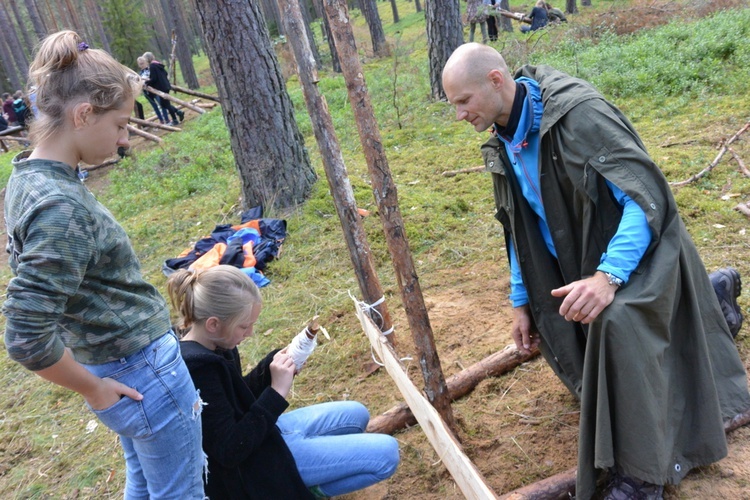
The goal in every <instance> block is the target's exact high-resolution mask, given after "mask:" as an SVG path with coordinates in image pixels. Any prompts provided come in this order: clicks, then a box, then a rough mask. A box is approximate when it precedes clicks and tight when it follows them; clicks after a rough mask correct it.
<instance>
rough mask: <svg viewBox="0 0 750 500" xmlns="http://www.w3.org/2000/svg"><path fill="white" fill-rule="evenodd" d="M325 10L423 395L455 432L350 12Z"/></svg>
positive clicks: (334, 4) (335, 0) (339, 5)
mask: <svg viewBox="0 0 750 500" xmlns="http://www.w3.org/2000/svg"><path fill="white" fill-rule="evenodd" d="M323 4H324V5H325V10H326V14H327V15H328V20H329V22H330V23H331V28H332V34H333V36H334V37H335V39H336V49H337V50H338V52H339V58H340V59H341V61H342V63H343V64H342V65H341V67H342V69H343V71H344V78H345V80H346V87H347V90H348V93H349V103H350V104H351V107H352V110H353V111H354V117H355V121H356V123H357V130H358V131H359V139H360V142H361V144H362V149H363V151H364V153H365V159H366V161H367V167H368V170H369V171H370V179H371V181H372V192H373V196H374V197H375V202H376V203H377V205H378V212H379V214H380V221H381V223H382V224H383V231H384V232H385V239H386V242H387V244H388V250H389V252H390V254H391V261H392V263H393V269H394V271H395V273H396V281H397V282H398V285H399V290H400V291H401V300H402V302H403V304H404V309H405V311H406V318H407V320H408V322H409V327H410V329H411V334H412V338H413V339H414V346H415V348H416V351H417V355H418V357H419V366H420V368H421V369H422V377H423V378H424V382H425V387H424V391H425V395H426V396H427V400H428V401H429V402H430V404H431V405H432V406H433V407H435V409H436V410H437V412H438V414H440V416H441V417H442V419H443V421H444V422H445V424H446V426H448V428H449V429H451V430H452V431H453V432H455V431H456V422H455V419H454V418H453V411H452V409H451V400H450V394H449V393H448V388H447V386H446V384H445V377H444V376H443V369H442V367H441V366H440V358H439V356H438V353H437V348H436V347H435V339H434V337H433V334H432V327H431V326H430V318H429V316H428V314H427V306H426V305H425V303H424V297H423V296H422V287H421V285H420V284H419V278H418V275H417V270H416V267H415V266H414V259H413V258H412V255H411V251H410V250H409V241H408V239H407V237H406V228H405V226H404V220H403V217H402V216H401V210H400V209H399V204H398V191H397V189H396V184H395V182H394V181H393V175H392V174H391V169H390V167H389V165H388V159H387V157H386V154H385V150H384V148H383V141H382V139H381V136H380V130H379V127H378V124H377V122H376V120H375V111H374V110H373V107H372V103H371V101H370V95H369V93H368V92H367V84H366V83H365V79H364V72H363V70H362V65H361V64H360V62H359V55H358V54H357V47H356V45H355V42H354V34H353V32H352V29H351V24H350V22H349V12H348V11H347V8H346V4H345V3H344V2H343V1H342V0H324V1H323Z"/></svg>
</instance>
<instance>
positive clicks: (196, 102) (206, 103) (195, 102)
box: [193, 101, 219, 109]
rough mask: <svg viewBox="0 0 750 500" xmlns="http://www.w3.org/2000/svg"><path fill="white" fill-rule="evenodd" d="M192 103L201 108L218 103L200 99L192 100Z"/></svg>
mask: <svg viewBox="0 0 750 500" xmlns="http://www.w3.org/2000/svg"><path fill="white" fill-rule="evenodd" d="M193 104H195V105H196V106H200V107H201V108H206V109H213V108H215V107H216V106H218V105H219V104H217V103H215V102H201V101H194V102H193Z"/></svg>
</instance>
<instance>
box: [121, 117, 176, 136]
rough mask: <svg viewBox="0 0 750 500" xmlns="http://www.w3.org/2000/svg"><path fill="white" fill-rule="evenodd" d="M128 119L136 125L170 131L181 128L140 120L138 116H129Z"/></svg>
mask: <svg viewBox="0 0 750 500" xmlns="http://www.w3.org/2000/svg"><path fill="white" fill-rule="evenodd" d="M129 121H130V122H132V123H135V124H136V125H141V126H143V127H154V128H161V129H164V130H170V131H172V132H181V131H182V129H181V128H178V127H173V126H172V125H164V124H163V123H153V122H150V121H148V120H141V119H140V118H135V117H133V116H131V117H130V118H129Z"/></svg>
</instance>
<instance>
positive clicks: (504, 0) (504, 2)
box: [495, 0, 513, 32]
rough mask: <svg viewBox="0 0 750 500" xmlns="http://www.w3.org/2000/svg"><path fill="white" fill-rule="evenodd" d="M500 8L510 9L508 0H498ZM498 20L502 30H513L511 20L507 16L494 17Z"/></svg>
mask: <svg viewBox="0 0 750 500" xmlns="http://www.w3.org/2000/svg"><path fill="white" fill-rule="evenodd" d="M500 8H501V9H503V10H510V4H509V2H508V0H500ZM495 19H496V20H498V21H499V22H500V26H502V27H503V31H508V32H510V31H513V22H512V21H511V20H510V18H508V17H495ZM495 22H497V21H495Z"/></svg>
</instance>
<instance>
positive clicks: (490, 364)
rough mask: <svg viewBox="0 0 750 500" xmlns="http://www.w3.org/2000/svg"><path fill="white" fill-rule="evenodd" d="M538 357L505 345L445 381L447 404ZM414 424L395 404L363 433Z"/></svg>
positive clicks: (406, 409) (404, 409)
mask: <svg viewBox="0 0 750 500" xmlns="http://www.w3.org/2000/svg"><path fill="white" fill-rule="evenodd" d="M538 355H539V350H538V349H534V350H533V351H531V353H529V354H522V353H521V351H519V350H518V349H517V348H516V346H515V345H509V346H507V347H506V348H505V349H503V350H502V351H498V352H496V353H494V354H491V355H489V356H487V357H486V358H484V359H483V360H481V361H478V362H476V363H474V364H473V365H471V366H470V367H468V368H467V369H465V370H462V371H460V372H459V373H456V374H455V375H453V376H452V377H450V378H448V380H446V381H445V383H446V384H447V385H448V392H449V393H450V397H451V401H455V400H457V399H459V398H462V397H464V396H466V395H467V394H469V393H470V392H471V391H473V390H474V388H475V387H476V386H477V385H478V384H479V382H481V381H482V380H485V379H487V378H489V377H497V376H498V375H502V374H503V373H507V372H509V371H511V370H513V369H514V368H516V367H517V366H519V365H520V364H522V363H525V362H526V361H528V360H530V359H533V358H535V357H537V356H538ZM416 423H417V419H416V418H415V417H414V414H413V413H412V411H411V410H410V409H409V405H407V404H406V403H399V404H397V405H396V406H394V407H392V408H391V409H389V410H387V411H386V412H385V413H383V414H381V415H378V416H376V417H372V418H371V419H370V422H369V423H368V424H367V432H377V433H380V434H393V433H394V432H396V431H398V430H401V429H404V428H406V427H408V426H410V425H414V424H416Z"/></svg>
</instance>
